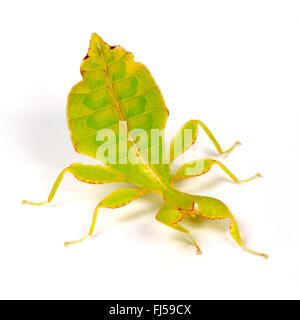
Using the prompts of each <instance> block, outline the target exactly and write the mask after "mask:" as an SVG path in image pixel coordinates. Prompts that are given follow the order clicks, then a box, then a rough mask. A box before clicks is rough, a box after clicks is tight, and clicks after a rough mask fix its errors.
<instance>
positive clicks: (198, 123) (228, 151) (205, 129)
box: [191, 120, 241, 154]
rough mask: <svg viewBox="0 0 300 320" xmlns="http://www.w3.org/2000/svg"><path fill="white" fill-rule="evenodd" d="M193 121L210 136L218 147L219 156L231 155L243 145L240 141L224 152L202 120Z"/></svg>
mask: <svg viewBox="0 0 300 320" xmlns="http://www.w3.org/2000/svg"><path fill="white" fill-rule="evenodd" d="M191 121H195V123H196V124H197V125H199V126H200V127H201V128H202V129H203V130H204V132H205V133H206V134H207V135H208V137H209V139H210V140H211V141H212V143H213V144H214V146H215V147H216V149H217V151H218V152H219V154H225V153H230V152H231V151H232V150H233V149H235V148H236V147H237V146H239V145H241V143H240V142H239V141H236V142H235V143H234V144H233V145H232V146H231V147H230V148H229V149H228V150H225V151H223V150H222V148H221V146H220V144H219V142H218V141H217V139H216V138H215V137H214V135H213V134H212V132H211V131H210V130H209V129H208V127H207V126H206V125H205V124H204V123H203V122H202V121H200V120H191Z"/></svg>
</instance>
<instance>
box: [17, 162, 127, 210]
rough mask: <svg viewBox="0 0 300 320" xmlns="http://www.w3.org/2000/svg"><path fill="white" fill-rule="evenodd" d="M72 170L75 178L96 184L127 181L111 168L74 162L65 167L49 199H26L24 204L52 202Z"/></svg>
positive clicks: (37, 204)
mask: <svg viewBox="0 0 300 320" xmlns="http://www.w3.org/2000/svg"><path fill="white" fill-rule="evenodd" d="M67 172H70V173H72V174H73V176H74V177H75V178H77V179H78V180H80V181H82V182H86V183H94V184H103V183H112V182H126V179H125V178H124V177H122V176H121V175H120V174H117V173H115V172H114V171H113V170H111V169H109V168H105V167H103V166H100V165H95V166H93V165H84V164H82V163H74V164H71V165H70V166H69V167H67V168H65V169H64V170H63V171H62V172H61V173H60V174H59V176H58V177H57V179H56V181H55V183H54V185H53V187H52V190H51V191H50V194H49V197H48V200H47V201H44V202H31V201H27V200H24V201H23V202H22V203H23V204H25V203H26V204H31V205H36V206H41V205H44V204H47V203H50V202H51V201H52V199H53V197H54V195H55V193H56V191H57V189H58V187H59V185H60V183H61V181H62V179H63V177H64V175H65V174H66V173H67Z"/></svg>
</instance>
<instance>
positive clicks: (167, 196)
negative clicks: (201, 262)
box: [23, 33, 268, 258]
mask: <svg viewBox="0 0 300 320" xmlns="http://www.w3.org/2000/svg"><path fill="white" fill-rule="evenodd" d="M80 71H81V75H82V77H83V80H82V81H80V82H79V83H77V84H76V85H75V86H74V87H73V88H72V89H71V92H70V93H69V95H68V102H67V119H68V125H69V129H70V132H71V140H72V143H73V145H74V148H75V150H76V151H77V152H79V153H81V154H84V155H87V156H90V157H92V158H96V159H97V160H99V161H101V162H102V163H103V164H104V165H100V164H99V165H85V164H81V163H75V164H71V165H70V166H69V167H67V168H65V169H64V170H63V171H62V172H61V173H60V175H59V176H58V178H57V180H56V181H55V183H54V186H53V188H52V190H51V192H50V194H49V197H48V200H47V201H45V202H41V203H35V202H30V201H26V200H24V201H23V203H27V204H32V205H44V204H47V203H50V202H51V201H52V199H53V197H54V195H55V193H56V191H57V188H58V186H59V185H60V183H61V181H62V179H63V177H64V175H65V174H66V173H67V172H69V173H71V174H72V175H74V176H75V177H76V178H77V179H78V180H80V181H82V182H86V183H93V184H103V183H116V182H126V183H132V184H133V185H135V188H122V189H118V190H116V191H114V192H112V193H111V194H110V195H108V196H107V197H105V198H104V199H102V200H101V201H100V202H99V203H98V205H97V206H96V208H95V211H94V214H93V218H92V223H91V226H90V229H89V232H88V234H87V235H86V236H84V237H82V238H81V239H78V240H75V241H69V242H65V246H68V245H70V244H75V243H79V242H82V241H84V240H86V239H89V238H90V237H91V236H92V234H93V232H94V228H95V223H96V219H97V215H98V211H99V209H101V208H111V209H115V208H119V207H122V206H124V205H126V204H128V203H130V202H132V201H133V200H135V199H137V198H139V197H141V196H143V195H144V194H146V193H149V192H153V193H157V194H159V195H161V196H162V197H163V199H164V203H163V206H162V208H161V209H160V210H159V211H158V212H157V213H156V216H155V218H156V220H157V221H159V222H161V223H163V224H165V225H166V226H168V227H171V228H173V229H174V230H176V231H179V232H182V233H184V234H186V235H187V236H188V237H189V238H190V240H191V242H192V243H193V244H194V246H195V247H196V249H197V254H201V253H202V252H201V250H200V248H199V246H198V245H197V243H196V242H195V240H194V239H193V237H192V236H191V234H190V232H189V230H187V229H186V228H184V227H183V226H182V225H181V224H180V222H181V221H182V220H183V219H184V218H190V217H196V216H202V217H204V218H207V219H212V220H217V219H229V220H230V234H231V236H232V238H233V239H234V240H235V241H236V242H237V243H238V244H239V245H240V246H241V247H242V248H243V249H245V250H246V251H248V252H250V253H252V254H255V255H258V256H262V257H264V258H267V257H268V256H267V255H266V254H262V253H258V252H255V251H253V250H250V249H249V248H247V247H245V246H244V245H243V243H242V240H241V236H240V233H239V229H238V226H237V224H236V221H235V219H234V217H233V216H232V214H231V212H230V211H229V209H228V208H227V206H226V205H225V204H224V203H223V202H221V201H220V200H217V199H215V198H211V197H207V196H199V195H191V194H187V193H184V192H181V191H179V190H177V189H176V188H175V186H174V183H175V182H176V181H178V180H182V179H188V178H191V177H196V176H200V175H203V174H205V173H206V172H208V171H209V170H210V169H211V168H212V167H213V166H215V165H216V166H219V167H220V168H221V169H223V170H224V172H225V173H226V174H227V175H228V176H229V177H230V178H231V179H232V180H233V181H234V182H237V183H238V182H242V181H250V180H253V179H254V178H257V177H259V176H260V174H257V175H255V176H253V177H252V178H250V179H247V180H239V179H238V178H236V176H235V175H234V174H233V173H232V172H231V171H229V169H228V168H227V167H225V165H224V164H222V163H221V162H219V161H217V160H214V159H198V160H194V161H191V162H188V163H185V164H184V165H183V166H182V167H181V168H180V169H179V170H178V171H177V172H176V174H171V171H170V164H171V163H172V162H174V160H175V159H176V158H177V157H179V156H180V155H181V154H183V153H184V152H185V151H186V150H188V149H189V148H190V147H191V146H192V145H193V144H194V142H195V140H196V138H197V135H198V128H199V127H201V128H202V129H203V130H204V132H205V133H206V134H207V135H208V137H209V138H210V140H211V141H212V143H213V144H214V146H215V147H216V149H217V151H218V153H219V154H225V153H230V152H231V151H232V150H233V149H234V148H235V147H236V146H237V145H239V144H240V143H239V142H236V143H235V144H234V145H233V146H232V147H231V148H229V149H228V150H223V149H222V148H221V146H220V145H219V143H218V142H217V140H216V138H215V137H214V135H213V134H212V133H211V131H210V130H209V129H208V127H207V126H206V125H205V124H204V123H202V122H201V121H199V120H190V121H188V122H187V123H186V124H185V125H184V126H183V127H182V128H181V129H180V130H179V131H178V133H177V134H176V135H175V137H174V139H173V141H172V143H171V147H170V152H169V156H167V155H166V152H165V149H164V148H165V145H164V135H163V133H162V134H160V135H158V137H155V135H154V136H153V135H152V133H153V132H160V133H161V130H163V129H164V128H165V124H166V120H167V118H168V114H169V113H168V110H167V108H166V106H165V102H164V100H163V97H162V95H161V92H160V90H159V88H158V86H157V85H156V83H155V81H154V79H153V77H152V76H151V74H150V72H149V70H148V69H147V68H146V67H145V66H144V65H143V64H141V63H139V62H135V61H134V58H133V55H132V53H130V52H127V51H126V50H125V49H124V48H122V47H121V46H113V47H112V46H109V45H108V44H107V43H105V42H104V41H103V40H102V39H101V38H100V37H99V36H98V35H97V34H96V33H94V34H93V35H92V38H91V41H90V47H89V50H88V54H87V55H86V57H85V58H84V59H83V61H82V64H81V68H80ZM185 130H190V132H191V139H188V141H183V142H182V136H183V135H184V132H185ZM140 131H141V132H140ZM150 132H151V138H149V135H150ZM141 133H143V134H144V133H146V137H147V139H146V140H147V141H146V140H145V139H141V136H142V134H141ZM138 136H140V137H139V138H140V139H138ZM109 138H111V139H109ZM149 139H150V140H151V141H150V142H151V143H146V142H149V141H148V140H149ZM138 140H139V141H138ZM154 145H155V146H156V148H153V146H154ZM178 146H180V147H179V148H178ZM153 149H156V152H153ZM110 151H111V152H110ZM153 154H154V155H156V158H159V159H161V161H154V162H155V163H153V161H152V162H151V159H150V157H151V155H152V156H153ZM130 158H134V161H133V159H130ZM167 158H168V160H169V161H166V159H167Z"/></svg>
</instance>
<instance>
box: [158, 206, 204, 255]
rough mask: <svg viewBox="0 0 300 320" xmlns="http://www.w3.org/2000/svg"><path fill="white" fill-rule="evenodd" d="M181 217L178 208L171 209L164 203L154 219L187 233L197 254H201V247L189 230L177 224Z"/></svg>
mask: <svg viewBox="0 0 300 320" xmlns="http://www.w3.org/2000/svg"><path fill="white" fill-rule="evenodd" d="M182 218H183V216H182V213H181V212H180V211H179V210H176V209H173V208H171V207H170V206H168V205H165V206H164V207H162V208H161V209H160V211H159V212H158V213H157V214H156V216H155V219H156V220H157V221H159V222H161V223H163V224H165V225H166V226H168V227H171V228H173V229H175V230H177V231H180V232H183V233H185V234H187V235H188V237H189V238H190V239H191V241H192V243H193V244H194V246H195V247H196V249H197V254H202V251H201V249H200V248H199V246H198V244H197V243H196V241H195V240H194V239H193V237H192V235H191V234H190V232H189V231H188V230H187V229H185V228H184V227H182V226H181V225H180V224H178V222H179V221H181V220H182Z"/></svg>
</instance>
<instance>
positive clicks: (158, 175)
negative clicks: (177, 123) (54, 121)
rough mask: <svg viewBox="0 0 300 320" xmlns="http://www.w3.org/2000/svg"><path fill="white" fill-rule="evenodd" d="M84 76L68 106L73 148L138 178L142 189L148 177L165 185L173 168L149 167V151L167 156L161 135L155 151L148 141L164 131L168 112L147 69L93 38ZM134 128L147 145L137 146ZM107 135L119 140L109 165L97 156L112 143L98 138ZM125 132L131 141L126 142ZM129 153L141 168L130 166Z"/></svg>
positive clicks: (75, 87) (95, 37)
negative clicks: (154, 131)
mask: <svg viewBox="0 0 300 320" xmlns="http://www.w3.org/2000/svg"><path fill="white" fill-rule="evenodd" d="M81 74H82V77H83V80H82V81H81V82H79V83H78V84H76V85H75V86H74V87H73V88H72V90H71V92H70V94H69V96H68V105H67V117H68V124H69V128H70V130H71V139H72V142H73V144H74V147H75V149H76V150H77V151H78V152H79V153H82V154H85V155H88V156H90V157H93V158H97V159H98V160H100V161H102V162H104V163H105V164H106V165H107V166H110V167H112V168H113V169H115V170H116V171H119V172H120V173H122V174H123V175H124V174H125V175H127V176H130V177H131V178H132V177H133V175H135V179H134V181H133V182H135V183H137V184H138V185H141V186H142V185H143V186H144V185H145V181H144V179H143V178H141V181H139V179H140V177H144V176H145V177H150V180H151V179H152V180H153V179H154V180H153V181H156V182H155V183H157V182H158V184H161V183H162V181H160V182H159V180H161V179H166V182H167V183H168V182H169V180H170V174H169V166H168V165H164V164H154V165H152V164H150V163H151V161H150V156H151V148H153V147H158V149H159V153H160V154H161V156H164V155H163V153H164V137H163V134H162V135H161V136H160V137H159V136H158V139H157V138H155V139H156V140H155V141H157V143H156V146H155V142H154V143H153V142H152V143H151V141H150V139H151V138H150V137H151V134H150V132H151V129H158V130H160V129H164V127H165V123H166V120H167V117H168V110H167V108H166V106H165V103H164V100H163V97H162V95H161V93H160V90H159V88H158V86H157V85H156V83H155V81H154V79H153V78H152V76H151V74H150V72H149V70H148V69H147V68H146V67H145V66H144V65H143V64H141V63H138V62H135V61H134V59H133V55H132V54H131V53H130V52H127V51H126V50H125V49H123V48H122V47H120V46H115V47H111V46H109V45H108V44H106V43H105V42H104V41H103V40H102V39H101V38H100V37H99V36H98V35H97V34H93V35H92V38H91V41H90V48H89V51H88V54H87V56H86V57H85V58H84V60H83V62H82V64H81ZM133 129H135V130H136V129H143V130H144V132H146V133H147V135H148V137H149V140H148V141H147V143H146V144H141V145H140V146H137V140H138V138H137V137H136V136H134V135H133V134H131V132H132V130H133ZM103 130H104V131H103ZM105 130H108V131H110V132H111V133H112V134H114V135H115V137H116V140H115V141H113V140H112V141H113V142H111V144H112V145H111V146H110V147H112V150H113V149H114V150H115V152H116V154H114V155H113V157H112V158H113V159H114V160H115V161H110V162H109V163H107V162H106V161H105V159H104V158H103V157H102V158H101V153H99V150H101V146H104V145H105V144H106V146H107V143H108V142H107V139H108V137H107V136H106V137H105V139H106V140H105V139H104V137H103V136H101V133H100V132H104V135H105V132H106V131H105ZM124 133H125V134H126V136H128V139H127V140H126V141H125V140H124ZM137 135H138V134H137ZM153 140H154V138H153ZM150 145H151V148H150ZM99 147H100V149H99ZM131 148H133V151H134V153H135V156H136V157H137V159H138V165H137V164H131V163H129V162H130V161H128V154H130V152H128V150H130V149H131ZM156 150H157V149H156ZM145 151H147V152H145ZM161 162H162V161H160V163H161ZM124 163H127V164H126V165H124ZM153 181H152V182H153ZM153 183H154V182H153Z"/></svg>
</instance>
